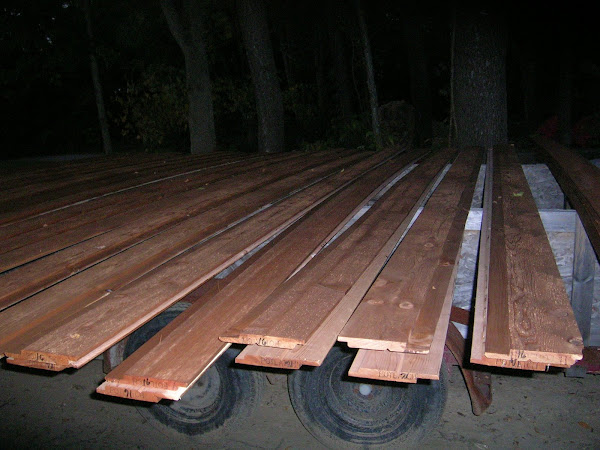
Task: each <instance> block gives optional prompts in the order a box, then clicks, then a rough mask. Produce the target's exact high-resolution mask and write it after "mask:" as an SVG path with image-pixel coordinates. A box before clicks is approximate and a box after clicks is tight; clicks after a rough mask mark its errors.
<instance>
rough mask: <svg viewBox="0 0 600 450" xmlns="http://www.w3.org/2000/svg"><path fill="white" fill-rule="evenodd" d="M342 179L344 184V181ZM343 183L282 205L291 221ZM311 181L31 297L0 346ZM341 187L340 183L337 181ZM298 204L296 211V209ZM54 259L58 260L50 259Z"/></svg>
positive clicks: (0, 318) (11, 317)
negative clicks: (297, 214) (300, 211)
mask: <svg viewBox="0 0 600 450" xmlns="http://www.w3.org/2000/svg"><path fill="white" fill-rule="evenodd" d="M377 158H379V159H377ZM380 158H381V157H380V156H378V157H376V158H375V161H374V158H370V159H368V160H365V161H362V162H361V163H359V164H357V165H356V166H351V165H349V163H347V164H346V165H345V166H342V167H345V169H346V173H345V174H344V175H343V177H352V176H353V175H356V174H359V173H360V172H361V171H363V170H365V169H366V168H368V167H369V166H370V165H372V164H375V163H376V162H377V161H379V160H380ZM330 169H331V168H330ZM333 170H334V171H335V172H338V171H339V166H334V167H333ZM319 175H322V173H321V172H319V171H315V173H314V174H313V175H312V176H317V177H318V176H319ZM343 177H342V180H345V178H343ZM339 178H340V177H339V176H335V177H334V179H333V180H331V181H327V180H325V181H324V182H322V183H318V184H317V185H314V186H312V187H309V188H308V189H306V190H305V192H300V193H299V194H302V195H296V196H293V197H291V198H290V199H289V200H287V201H286V200H283V201H282V202H280V203H282V204H283V205H287V206H288V207H289V212H288V216H293V215H294V214H295V213H296V212H297V211H298V208H300V210H301V209H302V208H305V207H307V205H310V204H311V202H313V201H316V200H317V199H318V198H319V196H321V195H325V194H326V193H327V192H328V190H331V189H335V187H336V186H337V185H336V184H335V183H336V180H338V179H339ZM310 180H311V178H306V179H305V178H302V179H301V180H298V179H296V180H284V182H282V183H275V184H273V185H271V186H268V187H267V188H265V189H263V190H262V191H261V192H260V193H259V194H260V195H256V194H253V195H252V196H242V197H239V198H237V199H234V200H232V201H230V202H229V203H227V204H225V205H224V206H225V208H218V209H213V210H210V211H207V212H206V213H204V214H201V215H199V216H197V217H194V218H190V219H188V220H186V221H185V222H183V223H181V224H180V225H178V226H176V227H173V228H172V229H170V230H168V231H166V232H164V233H161V234H159V235H157V236H156V237H154V238H153V239H149V240H147V241H145V242H143V243H141V244H139V245H137V246H135V247H132V248H130V249H129V250H127V251H124V252H121V253H119V254H118V255H116V256H114V257H112V258H109V259H108V260H106V261H104V262H102V263H100V264H97V265H95V266H94V267H92V268H91V269H88V270H87V271H84V272H82V273H80V274H78V275H76V276H74V277H72V278H70V279H69V280H66V281H63V282H62V283H59V284H57V285H55V286H53V287H51V288H49V289H47V290H45V291H42V292H41V293H39V294H37V295H35V296H33V297H30V298H29V299H27V300H25V301H24V302H21V303H20V304H18V305H15V306H13V307H12V308H10V309H9V310H7V311H4V312H3V313H2V314H0V342H6V341H8V340H10V339H14V338H16V336H18V335H20V334H23V333H26V332H29V331H30V330H32V329H33V328H34V327H35V326H39V325H40V324H42V323H50V324H51V325H52V323H54V321H55V320H56V319H55V317H56V315H57V314H66V311H70V313H74V312H75V305H76V304H79V305H87V304H91V303H94V302H95V301H98V300H99V299H101V298H103V297H104V296H106V295H107V293H110V292H111V291H114V290H116V289H118V288H119V287H122V286H124V285H125V284H126V283H128V282H130V281H132V280H134V279H136V278H138V277H140V276H141V275H143V274H144V273H146V272H148V271H150V270H152V269H153V268H155V267H157V266H159V265H160V264H162V263H164V262H165V261H168V260H169V259H170V258H173V257H175V256H177V255H178V254H180V253H181V252H183V251H185V250H186V249H188V248H190V247H191V246H193V245H196V244H197V243H199V242H201V241H202V240H204V239H207V238H209V237H210V236H211V234H214V233H219V232H220V231H223V230H225V229H226V228H227V227H228V226H229V225H230V224H231V223H232V222H234V221H239V220H241V219H243V218H244V216H245V215H246V214H248V211H252V210H253V209H256V208H260V207H261V206H263V205H264V204H265V203H266V204H270V203H271V202H275V201H277V200H278V198H279V199H280V200H281V196H282V195H283V196H285V195H286V194H287V193H289V192H290V190H292V191H293V190H296V189H298V188H301V187H302V186H304V185H305V183H307V182H310ZM313 181H314V179H313ZM337 182H338V183H340V182H342V181H339V180H338V181H337ZM331 183H334V184H333V187H331V186H332V184H331ZM294 205H295V208H296V209H294ZM227 207H230V208H227ZM281 207H282V206H281V205H279V206H278V208H281ZM284 220H285V219H284ZM260 223H261V222H259V224H260ZM260 231H261V232H263V231H262V230H260ZM268 231H269V230H266V231H264V233H268ZM90 241H93V240H90ZM90 241H88V242H86V243H84V245H82V248H79V249H78V250H77V251H75V253H74V255H75V256H76V257H85V254H86V253H89V252H92V251H94V250H95V248H96V245H95V244H94V243H93V242H90ZM89 244H91V246H89ZM53 257H54V255H52V256H51V257H49V258H53ZM32 265H33V264H30V265H29V266H25V267H23V268H22V269H21V270H19V271H13V272H10V273H9V274H6V275H5V276H4V277H3V278H6V279H11V280H12V279H13V278H14V280H13V283H14V286H8V288H11V287H12V288H13V291H14V292H15V293H16V294H18V293H20V292H22V291H23V289H31V286H30V285H26V286H24V287H21V285H20V284H19V283H20V282H22V278H23V273H21V276H20V277H13V274H15V273H17V272H23V271H26V270H27V269H28V268H29V267H30V266H32ZM42 273H43V272H42ZM42 281H43V280H42ZM16 294H15V295H16Z"/></svg>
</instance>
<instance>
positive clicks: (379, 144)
mask: <svg viewBox="0 0 600 450" xmlns="http://www.w3.org/2000/svg"><path fill="white" fill-rule="evenodd" d="M354 6H355V8H356V16H357V18H358V27H359V30H360V40H361V44H362V50H363V57H364V60H365V70H366V75H367V88H368V90H369V106H370V109H371V125H372V127H373V136H374V137H375V147H376V148H377V149H378V150H379V149H381V148H383V140H382V138H381V129H380V127H379V112H378V107H379V105H378V101H377V87H376V86H375V73H374V71H373V57H372V56H371V44H370V43H369V34H368V33H367V25H366V23H365V17H364V14H363V12H362V9H361V7H360V0H355V1H354Z"/></svg>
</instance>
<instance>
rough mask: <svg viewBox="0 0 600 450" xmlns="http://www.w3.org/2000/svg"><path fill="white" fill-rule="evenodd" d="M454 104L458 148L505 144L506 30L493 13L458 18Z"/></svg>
mask: <svg viewBox="0 0 600 450" xmlns="http://www.w3.org/2000/svg"><path fill="white" fill-rule="evenodd" d="M455 33H456V41H455V42H456V45H455V50H454V51H455V58H454V74H455V75H454V93H455V94H454V102H455V111H456V126H457V138H458V145H459V146H461V147H464V146H471V145H477V146H483V147H486V148H489V147H492V146H493V145H496V144H504V143H506V142H507V140H508V131H507V109H506V29H505V23H504V21H503V19H502V18H501V17H500V16H498V15H496V14H494V13H493V12H483V11H472V10H469V11H462V12H458V13H457V16H456V30H455Z"/></svg>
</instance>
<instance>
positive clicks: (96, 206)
mask: <svg viewBox="0 0 600 450" xmlns="http://www.w3.org/2000/svg"><path fill="white" fill-rule="evenodd" d="M269 161H270V160H269ZM264 163H265V159H264V158H262V159H261V158H250V159H228V158H226V159H225V160H222V161H216V162H214V163H211V164H207V165H205V166H201V167H200V168H198V169H193V170H189V168H185V167H182V172H181V173H179V174H177V175H175V176H172V177H166V178H159V177H157V178H156V179H155V180H153V181H152V182H149V183H145V184H143V185H141V186H134V187H132V188H130V189H123V190H120V191H118V192H114V193H110V194H108V195H102V196H98V197H94V198H91V199H89V200H88V201H81V202H77V203H76V204H73V205H69V206H68V207H64V208H58V209H55V210H52V211H46V212H44V213H42V214H38V215H35V216H32V217H28V218H25V219H22V220H18V221H16V222H12V223H8V224H3V225H0V239H1V240H6V239H8V238H11V237H13V236H18V235H21V234H25V233H35V232H39V231H41V230H44V232H45V229H47V228H49V227H53V226H59V227H60V226H63V227H65V226H66V227H67V229H68V228H74V227H72V226H71V222H72V221H73V220H75V221H78V220H81V219H82V218H84V219H87V218H88V215H90V214H92V220H89V221H90V222H91V221H93V215H94V214H96V215H98V214H100V215H102V214H104V215H105V216H109V215H111V214H109V213H105V212H104V211H105V210H108V211H110V210H111V209H116V210H117V211H122V210H123V209H127V208H129V207H130V206H139V203H140V202H143V201H148V202H150V201H152V198H153V195H156V196H158V197H157V198H161V197H163V196H165V195H169V194H170V193H171V192H178V191H179V192H180V191H185V190H190V189H197V188H201V187H202V182H204V183H207V182H213V181H216V180H217V179H218V178H219V176H227V175H229V174H230V172H232V173H233V174H235V173H236V172H237V171H238V170H239V168H240V167H241V168H244V167H245V166H246V165H253V164H259V165H260V164H264ZM207 176H208V177H209V178H212V177H213V176H214V177H215V179H214V180H211V179H208V180H204V178H205V177H207ZM197 180H199V181H197ZM192 186H193V187H192ZM180 187H183V189H180ZM138 196H142V197H143V198H142V199H140V200H139V201H138V199H137V197H138ZM119 205H123V206H122V207H120V206H119Z"/></svg>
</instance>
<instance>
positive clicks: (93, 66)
mask: <svg viewBox="0 0 600 450" xmlns="http://www.w3.org/2000/svg"><path fill="white" fill-rule="evenodd" d="M83 12H84V15H85V23H86V28H87V35H88V39H89V41H90V43H89V53H90V70H91V73H92V82H93V84H94V94H95V96H96V108H97V109H98V122H99V125H100V133H101V134H102V147H103V149H104V153H106V154H107V155H109V154H111V153H112V143H111V140H110V132H109V130H108V120H107V118H106V108H105V107H104V95H103V94H102V83H101V82H100V69H99V68H98V60H97V59H96V45H95V42H94V33H93V30H92V6H91V3H90V0H83Z"/></svg>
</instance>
